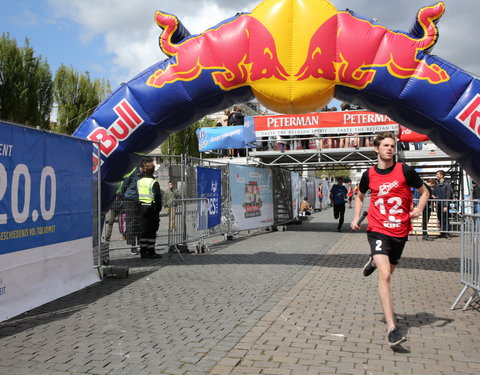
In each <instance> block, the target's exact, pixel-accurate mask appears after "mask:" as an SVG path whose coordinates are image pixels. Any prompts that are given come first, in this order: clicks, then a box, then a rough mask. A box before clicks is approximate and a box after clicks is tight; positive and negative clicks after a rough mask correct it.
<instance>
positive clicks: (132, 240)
mask: <svg viewBox="0 0 480 375" xmlns="http://www.w3.org/2000/svg"><path fill="white" fill-rule="evenodd" d="M142 173H143V163H140V164H139V165H138V167H137V168H135V170H134V171H133V172H132V173H131V174H130V175H129V176H128V177H127V178H126V179H125V180H124V181H123V185H122V192H123V199H124V201H123V207H124V208H125V214H126V217H125V221H126V230H125V238H126V240H127V245H130V246H131V247H132V248H131V252H132V254H138V248H137V246H138V245H139V243H140V207H139V205H138V190H137V181H138V180H139V179H140V178H141V177H142Z"/></svg>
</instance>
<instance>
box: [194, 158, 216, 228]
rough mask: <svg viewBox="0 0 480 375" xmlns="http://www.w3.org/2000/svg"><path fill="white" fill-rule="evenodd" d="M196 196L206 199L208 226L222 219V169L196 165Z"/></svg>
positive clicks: (212, 225)
mask: <svg viewBox="0 0 480 375" xmlns="http://www.w3.org/2000/svg"><path fill="white" fill-rule="evenodd" d="M197 197H198V198H207V199H208V228H212V227H214V226H216V225H218V224H220V221H221V219H222V171H221V170H220V169H213V168H204V167H197Z"/></svg>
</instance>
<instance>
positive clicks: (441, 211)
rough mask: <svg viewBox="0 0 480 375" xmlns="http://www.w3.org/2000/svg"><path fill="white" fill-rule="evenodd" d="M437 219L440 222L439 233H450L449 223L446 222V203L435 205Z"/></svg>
mask: <svg viewBox="0 0 480 375" xmlns="http://www.w3.org/2000/svg"><path fill="white" fill-rule="evenodd" d="M437 218H438V221H439V222H440V232H441V233H442V234H445V233H448V232H450V223H449V222H448V202H446V201H442V202H438V203H437Z"/></svg>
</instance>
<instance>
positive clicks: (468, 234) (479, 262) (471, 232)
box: [450, 214, 480, 310]
mask: <svg viewBox="0 0 480 375" xmlns="http://www.w3.org/2000/svg"><path fill="white" fill-rule="evenodd" d="M461 239H462V245H461V246H462V247H461V251H462V252H461V257H460V277H461V282H462V284H464V287H463V289H462V291H461V292H460V294H459V295H458V297H457V299H456V300H455V302H454V303H453V305H452V307H451V308H450V309H451V310H453V309H454V308H455V306H456V305H457V304H458V303H459V301H460V299H461V298H462V296H463V295H464V294H465V292H466V291H467V289H468V288H471V289H473V294H472V295H471V296H470V297H469V298H468V300H467V302H466V303H465V305H464V306H463V309H462V310H465V309H467V307H468V306H469V305H470V304H471V303H472V301H473V299H474V298H475V297H477V299H480V294H479V292H480V251H479V248H478V247H479V245H480V215H478V214H467V215H465V216H464V220H463V225H462V236H461Z"/></svg>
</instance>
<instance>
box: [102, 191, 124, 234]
mask: <svg viewBox="0 0 480 375" xmlns="http://www.w3.org/2000/svg"><path fill="white" fill-rule="evenodd" d="M122 200H123V199H122V194H121V193H120V192H119V193H117V195H116V197H115V200H114V201H113V204H112V207H111V208H110V211H108V213H107V219H106V222H107V226H106V230H105V241H107V242H110V238H111V237H112V230H113V224H114V223H115V219H116V218H117V216H118V217H119V219H118V229H119V232H120V234H121V235H122V236H123V237H125V229H126V228H123V227H122V222H121V220H120V215H121V214H122V213H124V208H123V202H122ZM124 239H125V238H124Z"/></svg>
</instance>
